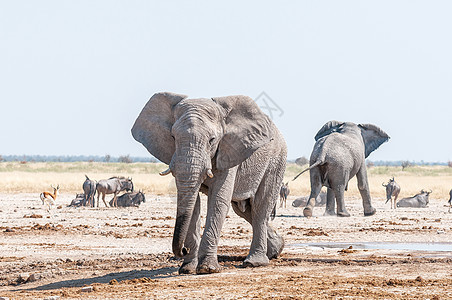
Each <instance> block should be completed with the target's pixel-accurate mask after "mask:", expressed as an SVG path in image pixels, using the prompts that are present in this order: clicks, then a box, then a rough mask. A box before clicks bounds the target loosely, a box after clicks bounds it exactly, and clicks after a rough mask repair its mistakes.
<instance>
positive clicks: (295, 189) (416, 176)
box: [0, 162, 452, 199]
mask: <svg viewBox="0 0 452 300" xmlns="http://www.w3.org/2000/svg"><path fill="white" fill-rule="evenodd" d="M166 168H167V166H166V165H165V164H161V163H132V164H124V163H88V162H76V163H58V162H47V163H26V164H23V163H20V162H2V163H0V182H1V183H2V184H1V185H0V192H1V193H40V192H42V191H44V190H49V189H50V185H55V186H56V185H57V184H59V185H60V189H61V192H64V193H81V192H82V184H83V181H84V180H85V174H86V175H88V176H89V177H90V178H91V179H95V180H100V179H105V178H110V177H112V176H126V177H132V179H133V181H134V184H135V188H136V189H140V190H143V191H144V192H145V193H148V194H155V195H168V194H170V195H172V194H175V192H176V187H175V183H174V179H173V177H172V176H166V177H161V176H159V175H158V172H159V171H162V170H164V169H166ZM304 168H305V167H300V166H298V165H296V164H288V166H287V170H286V174H285V178H284V181H285V182H287V181H289V186H290V189H291V195H292V196H306V195H308V194H309V191H310V186H309V172H306V173H304V174H303V175H302V176H300V177H299V178H298V179H297V180H296V181H292V178H293V177H294V176H295V175H296V174H298V173H299V172H300V171H301V170H303V169H304ZM392 176H394V177H395V179H396V181H397V182H398V183H399V184H400V186H401V187H402V190H401V194H400V195H399V198H402V197H408V196H412V195H414V194H416V193H417V192H419V191H420V190H421V189H425V190H430V189H431V190H432V191H433V194H432V198H440V199H445V198H447V197H448V195H449V191H450V189H451V188H452V168H449V167H447V166H415V167H410V168H408V169H406V170H405V171H402V168H401V167H372V168H369V169H368V177H369V184H370V188H371V193H372V196H373V197H378V198H383V197H385V189H384V188H383V187H382V185H381V184H382V183H383V182H387V181H388V179H389V178H391V177H392ZM346 196H349V197H351V196H359V191H358V188H357V183H356V178H353V179H352V180H351V181H350V183H349V190H348V192H347V194H346Z"/></svg>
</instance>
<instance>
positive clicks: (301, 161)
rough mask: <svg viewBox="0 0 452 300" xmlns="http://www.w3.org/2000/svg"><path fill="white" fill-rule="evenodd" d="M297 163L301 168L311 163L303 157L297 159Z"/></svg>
mask: <svg viewBox="0 0 452 300" xmlns="http://www.w3.org/2000/svg"><path fill="white" fill-rule="evenodd" d="M295 163H296V164H297V165H299V166H304V165H307V164H308V163H309V160H308V159H307V158H306V157H304V156H302V157H299V158H297V159H296V160H295Z"/></svg>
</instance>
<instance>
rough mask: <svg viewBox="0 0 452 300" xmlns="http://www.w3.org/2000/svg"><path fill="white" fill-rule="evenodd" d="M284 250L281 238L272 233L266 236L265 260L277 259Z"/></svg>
mask: <svg viewBox="0 0 452 300" xmlns="http://www.w3.org/2000/svg"><path fill="white" fill-rule="evenodd" d="M283 249H284V239H283V237H282V236H280V235H279V234H277V233H276V232H273V234H272V235H270V233H269V234H268V239H267V258H268V259H273V258H277V257H278V256H279V255H280V254H281V252H282V251H283Z"/></svg>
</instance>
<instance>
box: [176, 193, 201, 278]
mask: <svg viewBox="0 0 452 300" xmlns="http://www.w3.org/2000/svg"><path fill="white" fill-rule="evenodd" d="M200 210H201V199H200V197H199V195H198V197H197V199H196V203H195V207H194V209H193V215H192V217H191V221H190V226H189V227H188V233H187V237H186V239H185V247H187V248H188V249H190V251H189V252H188V254H187V255H186V256H184V262H183V263H182V266H181V267H180V268H179V274H195V273H196V267H197V266H198V249H199V242H200V240H201V235H200V231H201V219H200V217H199V216H200Z"/></svg>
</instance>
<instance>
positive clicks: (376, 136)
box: [358, 124, 389, 158]
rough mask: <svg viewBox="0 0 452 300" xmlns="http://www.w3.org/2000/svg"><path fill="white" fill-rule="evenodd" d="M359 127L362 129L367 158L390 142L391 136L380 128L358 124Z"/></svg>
mask: <svg viewBox="0 0 452 300" xmlns="http://www.w3.org/2000/svg"><path fill="white" fill-rule="evenodd" d="M358 127H359V128H360V129H361V136H362V137H363V141H364V146H365V155H366V158H367V157H368V156H369V154H371V153H372V152H373V151H375V150H377V149H378V147H380V146H381V144H383V143H384V142H386V141H388V140H389V135H388V134H387V133H386V132H384V131H383V130H381V129H380V128H379V127H378V126H375V125H372V124H358Z"/></svg>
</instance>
